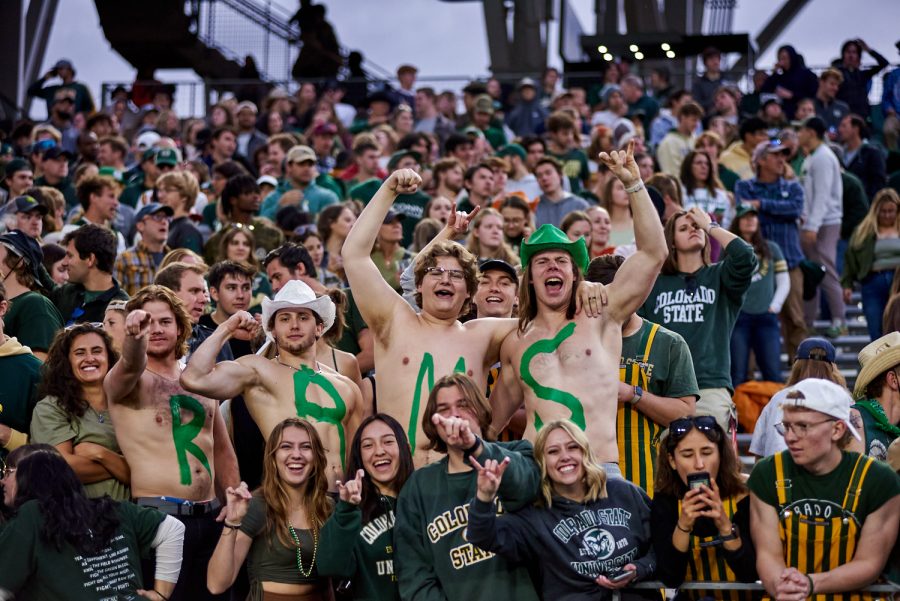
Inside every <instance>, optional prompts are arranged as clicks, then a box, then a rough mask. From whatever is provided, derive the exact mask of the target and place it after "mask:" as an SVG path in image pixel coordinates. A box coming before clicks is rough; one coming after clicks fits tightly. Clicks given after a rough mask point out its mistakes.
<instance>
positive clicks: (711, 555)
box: [678, 497, 760, 601]
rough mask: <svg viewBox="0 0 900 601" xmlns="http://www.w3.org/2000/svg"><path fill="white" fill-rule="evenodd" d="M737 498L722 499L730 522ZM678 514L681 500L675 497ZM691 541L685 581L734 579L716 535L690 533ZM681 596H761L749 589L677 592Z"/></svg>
mask: <svg viewBox="0 0 900 601" xmlns="http://www.w3.org/2000/svg"><path fill="white" fill-rule="evenodd" d="M739 501H740V499H737V498H734V497H731V498H728V499H723V500H722V506H723V507H724V508H725V512H726V513H727V514H728V517H729V518H730V519H731V523H732V524H733V523H734V514H735V513H736V512H737V505H738V502H739ZM678 515H681V499H679V500H678ZM741 536H742V537H744V536H749V534H748V533H744V532H742V533H741ZM690 540H691V542H690V546H689V547H688V553H690V555H689V557H688V565H687V572H686V573H685V575H684V581H685V582H703V581H706V582H726V581H727V582H737V576H735V574H734V572H732V571H731V568H730V567H729V566H728V563H727V562H726V561H725V554H724V553H722V552H721V550H722V545H721V544H716V543H717V542H718V537H717V536H716V535H713V536H703V537H701V536H695V535H693V534H692V535H691V537H690ZM681 595H687V596H688V597H689V598H691V599H703V598H709V597H713V598H715V599H723V600H725V601H745V600H746V601H749V600H751V599H757V598H759V597H760V595H759V594H758V593H757V594H756V595H755V596H754V593H753V592H752V591H714V592H713V591H683V592H681V593H680V594H679V596H681Z"/></svg>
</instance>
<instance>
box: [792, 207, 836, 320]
mask: <svg viewBox="0 0 900 601" xmlns="http://www.w3.org/2000/svg"><path fill="white" fill-rule="evenodd" d="M840 237H841V226H840V224H836V225H823V226H821V227H820V228H819V231H818V232H817V233H816V243H815V244H801V245H802V246H803V254H805V255H806V256H807V258H808V259H810V260H811V261H815V262H816V263H820V264H821V265H824V266H825V277H824V278H823V279H822V283H821V284H819V290H817V291H816V295H815V297H813V298H812V299H811V300H808V301H804V311H805V313H806V325H807V326H808V327H809V328H810V329H812V325H813V321H815V319H816V316H817V315H818V314H819V292H821V293H822V294H824V295H825V301H826V302H827V303H828V310H829V311H830V312H831V320H832V322H835V321H839V322H840V323H844V290H843V288H841V282H840V274H838V272H837V262H836V260H837V245H838V240H840Z"/></svg>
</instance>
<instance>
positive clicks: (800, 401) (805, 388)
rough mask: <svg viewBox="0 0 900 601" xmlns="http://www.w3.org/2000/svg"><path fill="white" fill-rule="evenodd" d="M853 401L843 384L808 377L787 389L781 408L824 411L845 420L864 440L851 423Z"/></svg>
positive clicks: (859, 438) (854, 434) (852, 431)
mask: <svg viewBox="0 0 900 601" xmlns="http://www.w3.org/2000/svg"><path fill="white" fill-rule="evenodd" d="M852 403H853V400H852V399H851V398H850V393H849V392H847V389H846V388H844V387H843V386H840V385H838V384H835V383H834V382H831V381H830V380H822V379H820V378H807V379H805V380H800V381H799V382H797V383H796V384H794V385H793V386H791V387H790V388H788V389H787V391H786V394H785V395H784V400H782V402H781V408H782V409H784V408H786V407H796V408H798V409H809V410H811V411H818V412H819V413H824V414H825V415H828V416H831V417H833V418H835V419H838V420H840V421H842V422H844V424H846V426H847V429H848V430H850V433H851V434H852V435H853V436H854V437H855V438H856V439H857V440H862V438H861V437H860V435H859V432H857V431H856V428H854V427H853V424H851V423H850V405H851V404H852Z"/></svg>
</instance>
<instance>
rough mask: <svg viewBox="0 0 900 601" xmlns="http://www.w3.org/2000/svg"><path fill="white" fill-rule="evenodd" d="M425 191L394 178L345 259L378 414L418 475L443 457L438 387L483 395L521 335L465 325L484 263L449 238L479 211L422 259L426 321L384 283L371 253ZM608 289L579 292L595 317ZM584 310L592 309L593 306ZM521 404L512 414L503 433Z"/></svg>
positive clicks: (505, 327) (495, 324) (488, 325)
mask: <svg viewBox="0 0 900 601" xmlns="http://www.w3.org/2000/svg"><path fill="white" fill-rule="evenodd" d="M421 184H422V178H421V177H419V175H418V174H417V173H416V172H415V171H413V170H411V169H400V170H398V171H395V172H394V173H392V174H391V175H390V176H389V177H388V179H387V180H385V182H384V184H382V186H381V188H379V190H378V192H376V193H375V196H374V197H372V200H371V201H370V202H369V204H368V205H366V208H365V209H364V210H363V212H362V214H361V215H360V217H359V219H358V220H357V221H356V224H355V225H354V226H353V229H352V230H351V231H350V234H349V236H347V240H346V241H345V242H344V247H343V250H342V252H341V256H342V257H343V259H344V267H345V269H346V271H347V278H348V279H349V281H350V285H351V287H352V289H353V290H354V291H355V292H356V302H357V305H358V308H359V311H360V313H361V315H362V317H363V319H364V320H365V322H366V323H367V324H368V326H369V329H370V330H371V331H372V333H373V334H374V335H375V371H376V373H377V374H378V387H377V403H378V410H379V411H381V412H384V413H387V414H389V415H391V416H392V417H394V418H395V419H397V420H398V421H399V422H400V423H401V424H403V427H404V428H405V429H406V433H407V436H409V442H410V446H411V447H412V449H413V461H414V462H415V465H416V466H417V467H421V466H423V465H426V464H429V463H432V462H434V461H437V460H439V459H440V458H441V457H442V456H443V453H439V452H437V451H434V450H432V449H429V448H428V447H429V446H430V445H429V441H428V438H427V437H426V436H425V433H424V431H423V429H422V415H423V412H424V410H425V405H426V402H427V400H428V394H429V392H430V390H431V386H432V384H433V383H434V382H435V381H436V380H438V379H440V378H441V377H443V376H445V375H448V374H451V373H454V372H464V373H466V374H467V375H468V376H469V377H471V378H472V380H474V381H475V383H476V384H477V385H478V386H479V387H481V389H482V390H484V389H485V387H486V386H487V379H488V374H489V371H490V369H491V366H493V365H494V364H495V363H496V362H497V360H498V358H499V351H500V344H501V342H502V341H503V339H504V338H505V337H506V336H507V335H508V334H509V333H511V332H512V331H513V330H514V329H515V327H516V322H515V320H512V319H483V320H482V319H475V320H472V321H467V322H466V323H464V324H463V323H460V322H459V316H460V315H465V314H466V313H468V311H469V305H470V303H471V301H472V299H473V298H474V295H475V293H476V291H477V287H478V273H477V260H476V258H475V257H474V256H473V255H472V253H470V252H469V251H467V250H466V249H465V248H463V247H462V246H461V245H459V244H456V243H455V242H451V241H449V238H452V237H455V236H456V235H458V234H459V233H461V232H465V231H466V229H467V227H468V222H469V218H470V217H472V216H473V215H474V214H475V213H476V212H477V211H475V210H473V212H472V213H471V214H466V213H463V212H460V213H454V214H452V215H451V217H450V219H449V220H448V225H447V227H445V228H444V230H442V232H441V234H439V235H438V237H437V238H436V239H435V240H433V241H432V244H431V245H430V247H426V248H425V249H424V250H423V251H422V252H421V253H419V255H418V257H417V259H416V263H415V269H414V272H415V290H416V293H415V298H416V304H417V305H418V306H420V307H422V312H421V313H418V314H417V313H416V312H415V311H414V310H413V308H412V307H411V306H410V305H409V303H407V302H406V301H405V300H404V299H403V297H402V296H400V295H399V294H398V293H397V292H396V291H395V290H394V289H393V288H392V287H391V286H390V284H388V283H387V282H386V281H385V279H384V278H383V277H382V276H381V273H380V272H379V271H378V267H377V266H376V265H375V263H374V262H373V261H372V258H371V252H372V247H373V245H374V244H375V239H376V237H377V236H378V233H379V231H380V230H381V226H382V224H383V223H384V219H385V216H386V215H387V214H388V211H389V210H390V208H391V206H392V205H393V203H394V201H395V200H396V199H397V197H398V196H400V195H402V194H412V193H414V192H416V191H417V190H418V189H419V186H421ZM458 220H459V223H457V221H458ZM658 223H659V220H658V219H657V224H658ZM455 228H458V229H455ZM583 244H584V243H583V242H582V245H583ZM601 288H602V287H601V286H599V285H597V286H596V287H595V288H588V289H587V291H586V292H585V291H580V292H582V293H583V294H584V295H586V296H587V295H591V294H593V295H594V299H593V301H592V302H593V307H592V308H591V309H590V312H591V314H594V313H599V311H600V304H601V301H600V299H599V294H600V289H601ZM584 304H585V306H586V307H587V306H588V305H589V304H590V303H589V302H585V303H584ZM520 404H521V403H518V404H516V406H515V407H513V408H512V411H511V412H510V413H509V415H507V416H506V419H505V420H504V422H503V423H502V424H500V425H501V428H500V429H502V426H503V425H505V424H506V421H508V419H509V416H510V415H512V413H514V412H515V411H516V409H518V407H519V405H520ZM498 431H499V430H498Z"/></svg>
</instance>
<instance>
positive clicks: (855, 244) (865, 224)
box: [850, 188, 900, 248]
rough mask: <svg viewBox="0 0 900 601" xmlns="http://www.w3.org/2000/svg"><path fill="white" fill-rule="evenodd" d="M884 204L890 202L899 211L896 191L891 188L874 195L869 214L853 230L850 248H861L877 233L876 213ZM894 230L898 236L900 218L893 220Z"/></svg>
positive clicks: (899, 198) (898, 198)
mask: <svg viewBox="0 0 900 601" xmlns="http://www.w3.org/2000/svg"><path fill="white" fill-rule="evenodd" d="M886 202H892V203H894V204H895V205H897V208H898V209H900V195H898V194H897V191H896V190H894V189H893V188H882V189H881V190H879V191H878V192H877V193H876V194H875V198H873V199H872V204H871V205H870V206H869V212H868V213H866V216H865V217H863V220H862V221H860V222H859V225H857V226H856V229H855V230H853V235H852V236H850V247H851V248H862V245H863V244H865V242H866V240H868V239H869V238H872V237H874V236H875V235H876V234H877V233H878V211H879V210H880V209H881V205H883V204H884V203H886ZM894 228H895V229H896V230H897V233H898V234H900V218H897V219H895V220H894Z"/></svg>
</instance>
